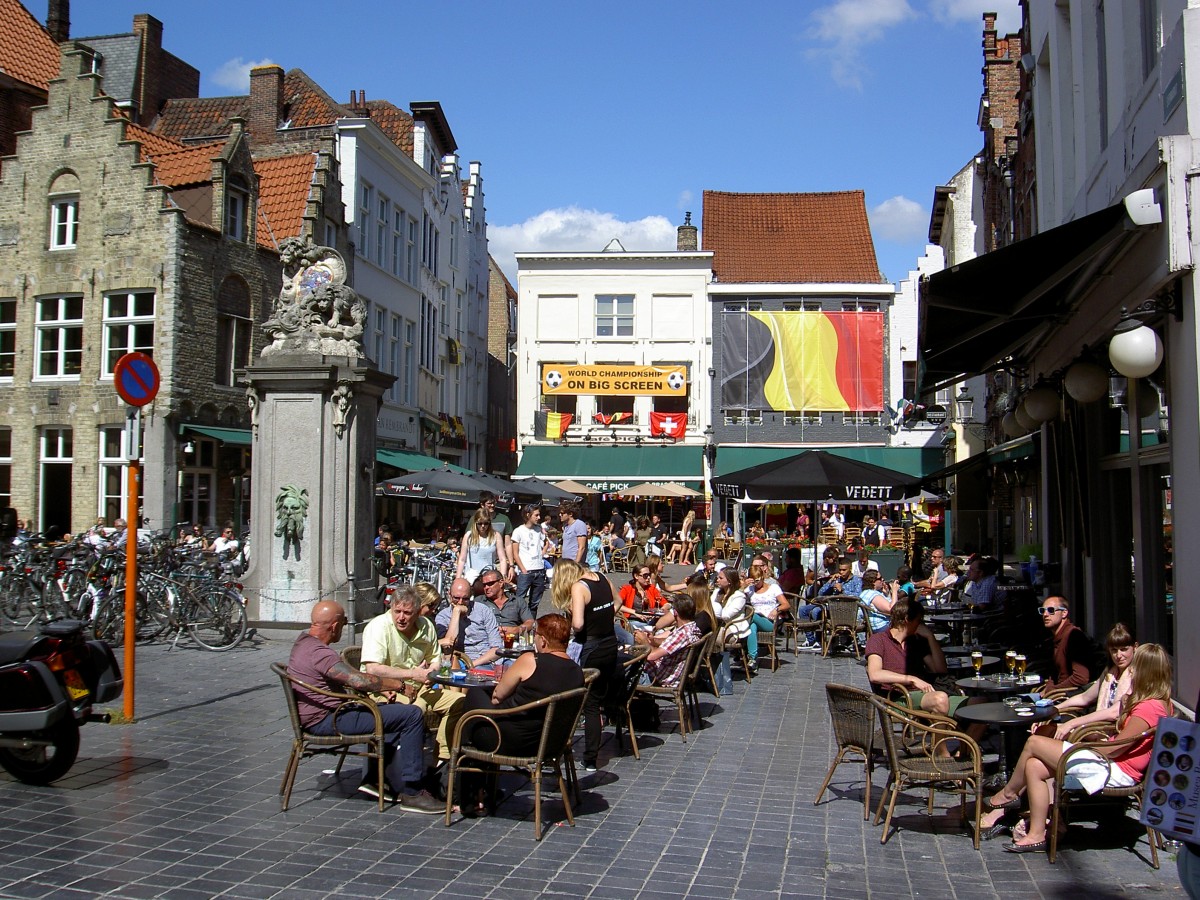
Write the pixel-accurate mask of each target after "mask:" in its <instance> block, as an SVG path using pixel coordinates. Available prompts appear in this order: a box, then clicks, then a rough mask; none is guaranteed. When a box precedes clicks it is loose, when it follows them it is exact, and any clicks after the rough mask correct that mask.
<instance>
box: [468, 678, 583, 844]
mask: <svg viewBox="0 0 1200 900" xmlns="http://www.w3.org/2000/svg"><path fill="white" fill-rule="evenodd" d="M588 690H589V687H588V685H586V684H585V685H584V687H580V688H575V689H573V690H570V691H562V692H561V693H558V694H551V695H550V696H549V697H543V698H542V699H541V700H537V701H534V702H533V703H526V704H524V705H522V706H514V707H511V708H509V709H473V710H469V711H468V712H466V713H464V714H463V716H462V718H461V719H459V720H458V724H457V725H456V726H455V728H454V736H453V739H452V741H451V747H450V768H449V776H448V781H447V785H446V825H447V826H449V825H450V820H451V817H452V815H453V811H454V784H455V780H456V779H457V778H458V776H459V774H460V773H462V772H478V773H480V774H491V773H492V772H493V771H494V770H495V768H496V767H497V766H505V767H508V768H510V769H515V770H517V771H519V772H522V773H524V774H525V775H526V776H528V778H529V780H530V781H532V782H533V836H534V839H535V840H539V841H540V840H541V839H542V774H543V770H544V769H546V768H549V769H553V771H554V774H555V776H556V777H557V778H558V790H559V793H560V794H561V796H562V802H563V808H564V809H565V810H566V814H567V822H568V824H570V825H571V827H572V828H574V827H575V816H574V814H573V813H572V811H571V799H570V793H569V791H568V784H571V785H573V784H574V781H575V780H574V777H573V775H574V773H573V772H567V773H565V774H564V771H563V767H564V765H568V766H573V765H574V763H573V761H572V760H571V758H570V755H569V751H570V746H571V739H572V737H573V736H574V733H575V726H576V724H577V723H578V722H579V715H580V713H581V712H582V711H583V701H584V699H585V698H586V697H587V692H588ZM537 709H544V710H545V719H544V721H543V723H542V733H541V737H540V738H539V740H538V747H537V751H536V752H535V753H533V754H529V755H522V756H510V755H508V754H505V753H502V752H501V750H503V749H504V748H503V745H501V746H500V747H498V748H497V749H496V750H494V751H486V750H478V749H476V748H474V747H472V746H469V745H466V746H464V745H463V742H462V739H463V732H464V730H465V729H466V728H468V727H471V728H474V727H475V724H476V723H478V722H487V723H488V724H489V725H490V726H491V727H492V728H494V729H495V730H496V734H497V735H498V736H499V735H500V728H499V726H498V724H497V722H498V721H501V720H503V719H505V718H510V717H512V716H516V715H524V714H527V713H529V712H532V711H533V710H537Z"/></svg>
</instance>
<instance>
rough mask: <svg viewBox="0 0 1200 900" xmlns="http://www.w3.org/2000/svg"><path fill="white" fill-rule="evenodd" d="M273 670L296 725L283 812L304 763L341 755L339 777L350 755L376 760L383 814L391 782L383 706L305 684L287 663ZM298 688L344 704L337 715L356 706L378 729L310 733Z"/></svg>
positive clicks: (283, 788)
mask: <svg viewBox="0 0 1200 900" xmlns="http://www.w3.org/2000/svg"><path fill="white" fill-rule="evenodd" d="M271 671H272V672H274V673H275V674H276V675H278V676H279V682H280V684H281V685H282V686H283V693H284V696H285V697H286V698H287V706H288V716H289V718H290V719H291V723H292V752H291V755H290V756H289V757H288V762H287V768H286V769H284V773H283V783H282V784H280V786H279V794H280V796H281V797H282V800H281V801H280V809H282V810H286V809H287V808H288V803H289V801H290V800H291V796H292V785H293V784H294V783H295V781H296V772H297V770H298V769H299V768H300V762H301V760H304V759H308V758H309V757H311V756H315V755H317V754H318V753H337V754H338V762H337V768H335V769H334V770H333V774H334V775H335V776H336V775H338V774H339V773H340V772H341V771H342V763H344V762H345V761H346V757H347V756H350V755H353V756H364V757H366V758H367V759H373V760H375V763H376V773H377V776H378V777H377V784H376V788H377V790H378V791H379V811H380V812H383V801H384V797H385V795H386V789H387V780H386V779H385V777H384V739H383V717H382V716H381V715H380V714H379V707H378V706H377V705H376V704H375V702H374V701H373V700H371V699H369V698H367V697H363V696H360V695H358V694H347V693H341V692H338V691H331V690H328V689H326V688H323V687H318V686H317V685H313V684H308V683H306V682H304V681H301V680H300V679H299V678H296V677H294V676H292V675H291V674H289V673H288V670H287V666H285V665H284V664H283V663H271ZM296 687H302V688H304V689H305V690H306V691H309V692H312V693H316V694H321V695H322V696H325V697H331V698H333V699H335V700H339V701H341V702H340V703H339V705H338V706H337V708H336V709H335V710H334V711H335V712H337V713H340V712H342V711H344V710H347V709H350V708H352V707H359V708H362V709H365V710H366V711H367V712H369V713H370V714H371V715H372V716H373V717H374V719H375V730H374V731H373V732H370V733H366V734H332V735H324V734H313V733H312V732H310V731H306V730H305V729H304V726H303V725H302V724H301V722H300V707H299V705H298V704H297V702H296ZM359 744H365V745H366V749H365V750H353V749H352V748H354V747H356V746H358V745H359Z"/></svg>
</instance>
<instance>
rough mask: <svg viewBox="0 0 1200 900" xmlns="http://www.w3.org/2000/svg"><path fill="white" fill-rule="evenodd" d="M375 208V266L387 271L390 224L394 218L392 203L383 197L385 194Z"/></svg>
mask: <svg viewBox="0 0 1200 900" xmlns="http://www.w3.org/2000/svg"><path fill="white" fill-rule="evenodd" d="M375 208H376V216H375V247H374V250H375V257H374V259H375V265H377V266H379V268H381V269H386V268H387V252H388V245H389V241H388V223H389V222H390V221H391V218H392V201H391V200H389V199H388V198H387V197H385V196H383V194H380V195H379V201H378V203H377V204H376V207H375Z"/></svg>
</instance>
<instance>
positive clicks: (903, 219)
mask: <svg viewBox="0 0 1200 900" xmlns="http://www.w3.org/2000/svg"><path fill="white" fill-rule="evenodd" d="M868 218H870V220H871V232H872V233H873V234H874V235H875V237H876V238H882V239H883V240H885V241H894V242H895V243H898V244H904V243H909V242H912V241H920V240H923V239H924V238H925V234H926V233H927V231H928V230H929V211H928V210H927V209H925V208H924V207H923V206H921V204H920V203H917V202H916V201H915V200H909V199H908V198H907V197H903V196H895V197H892V198H890V199H888V200H884V201H883V202H882V203H880V204H879V205H878V206H876V207H874V208H873V209H872V210H871V211H870V212H869V213H868Z"/></svg>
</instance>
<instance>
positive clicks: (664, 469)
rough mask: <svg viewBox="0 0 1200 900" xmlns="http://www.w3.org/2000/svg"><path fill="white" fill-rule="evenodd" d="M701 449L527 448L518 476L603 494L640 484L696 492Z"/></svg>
mask: <svg viewBox="0 0 1200 900" xmlns="http://www.w3.org/2000/svg"><path fill="white" fill-rule="evenodd" d="M703 458H704V448H703V447H697V446H679V445H678V444H664V445H661V446H657V445H656V446H653V447H622V446H613V445H611V444H607V445H596V446H591V447H541V446H537V447H526V448H525V452H524V453H523V454H522V455H521V464H520V465H519V466H517V475H518V476H522V475H524V476H529V475H536V476H537V477H538V478H540V479H542V480H543V481H557V480H559V479H566V478H570V479H573V480H574V481H579V482H582V483H583V484H586V485H587V486H588V487H590V488H592V489H593V490H596V491H601V492H603V493H612V492H616V491H620V490H622V489H624V488H627V487H631V486H632V485H635V484H638V483H639V482H643V481H668V482H672V483H675V484H683V485H686V486H687V487H690V488H693V489H695V490H699V489H700V486H701V481H702V480H703V478H704V462H703Z"/></svg>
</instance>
